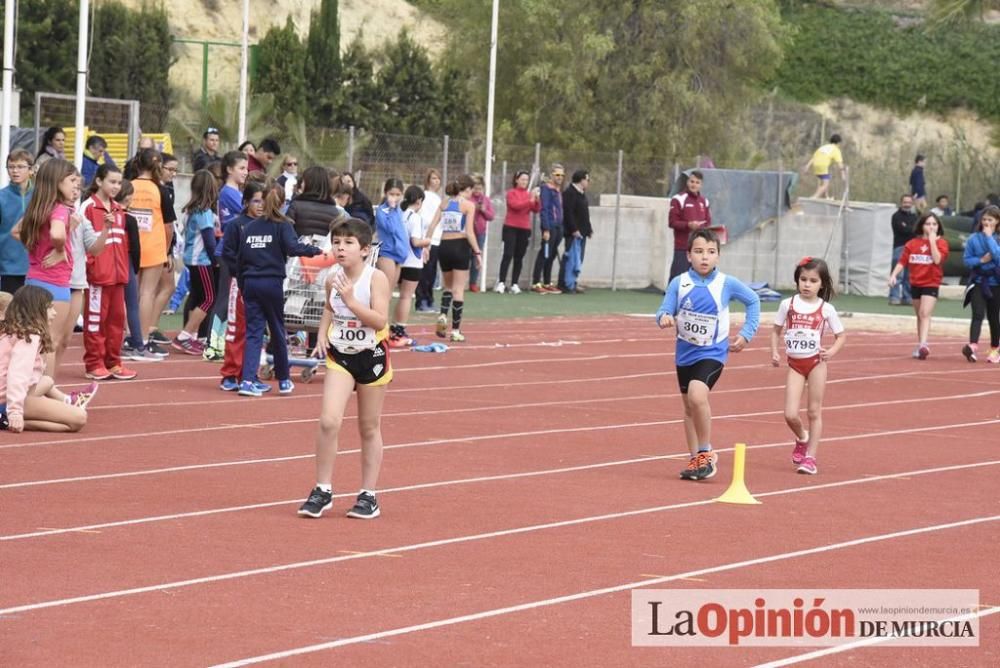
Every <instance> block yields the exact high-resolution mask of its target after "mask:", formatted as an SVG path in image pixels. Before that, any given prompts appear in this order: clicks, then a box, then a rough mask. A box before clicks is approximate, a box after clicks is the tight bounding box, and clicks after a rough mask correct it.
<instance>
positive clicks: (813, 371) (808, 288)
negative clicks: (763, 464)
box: [771, 257, 846, 475]
mask: <svg viewBox="0 0 1000 668" xmlns="http://www.w3.org/2000/svg"><path fill="white" fill-rule="evenodd" d="M795 286H796V288H797V291H798V292H797V294H796V295H794V296H792V297H789V298H788V299H786V300H784V301H782V302H781V304H780V305H779V306H778V313H777V314H776V315H775V317H774V329H773V330H772V331H771V362H772V363H773V364H774V366H778V365H780V364H781V355H780V354H779V352H778V342H779V341H780V339H781V334H782V331H784V334H785V336H784V341H785V354H786V355H787V356H788V367H789V368H788V375H787V377H786V380H785V423H786V424H788V428H789V429H791V430H792V433H793V434H794V435H795V449H794V450H793V451H792V463H793V464H795V465H796V466H797V467H798V469H797V470H798V472H799V473H806V474H809V475H815V474H816V472H817V468H816V450H817V448H818V447H819V439H820V436H821V435H822V432H823V393H824V391H825V390H826V362H827V361H829V360H830V358H832V357H833V356H834V355H836V354H837V353H838V352H839V351H840V349H841V348H843V346H844V341H845V340H846V335H845V334H844V325H843V324H841V322H840V317H839V316H838V315H837V309H835V308H834V307H833V305H832V304H831V303H830V299H832V298H833V295H834V289H833V280H832V279H831V278H830V269H829V267H827V266H826V262H824V261H823V260H821V259H818V258H811V257H806V258H803V259H802V260H801V261H800V262H799V264H798V266H797V267H796V268H795ZM827 328H829V329H830V331H831V332H833V335H834V336H835V337H836V340H835V341H834V343H833V345H832V346H830V347H829V348H824V347H823V333H824V332H825V331H826V329H827ZM807 387H808V408H807V411H806V414H807V415H808V417H809V430H808V431H806V429H805V426H804V425H803V424H802V419H801V418H800V417H799V404H800V402H801V400H802V392H803V390H804V389H806V388H807Z"/></svg>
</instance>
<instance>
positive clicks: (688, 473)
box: [681, 457, 698, 480]
mask: <svg viewBox="0 0 1000 668" xmlns="http://www.w3.org/2000/svg"><path fill="white" fill-rule="evenodd" d="M697 479H698V458H697V457H692V458H691V460H690V461H689V462H688V465H687V466H686V467H685V468H684V470H683V471H681V480H697Z"/></svg>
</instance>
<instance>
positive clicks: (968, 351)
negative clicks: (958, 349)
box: [962, 343, 979, 362]
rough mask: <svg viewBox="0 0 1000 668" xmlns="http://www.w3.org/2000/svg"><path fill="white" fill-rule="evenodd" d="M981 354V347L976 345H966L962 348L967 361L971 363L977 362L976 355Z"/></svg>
mask: <svg viewBox="0 0 1000 668" xmlns="http://www.w3.org/2000/svg"><path fill="white" fill-rule="evenodd" d="M977 352H979V346H978V345H976V344H975V343H966V344H965V345H964V346H962V354H963V355H965V359H967V360H969V361H970V362H975V361H976V360H977V357H976V353H977Z"/></svg>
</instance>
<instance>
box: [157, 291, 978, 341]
mask: <svg viewBox="0 0 1000 668" xmlns="http://www.w3.org/2000/svg"><path fill="white" fill-rule="evenodd" d="M440 294H441V293H440V292H435V298H440ZM784 294H785V296H788V295H789V294H791V293H784ZM662 301H663V295H662V294H660V293H658V292H653V291H645V290H618V291H614V292H613V291H611V290H596V289H592V290H587V292H586V294H581V295H538V294H535V293H532V292H523V293H521V294H519V295H509V294H507V295H498V294H495V293H493V292H486V293H479V294H469V293H466V298H465V315H466V317H467V318H476V319H491V320H492V319H497V320H501V319H504V318H530V317H540V318H541V317H551V316H574V315H607V314H616V313H649V314H650V316H652V314H654V313H655V312H656V309H657V308H659V306H660V302H662ZM833 303H834V305H835V306H836V307H837V310H838V311H840V312H841V313H847V312H850V313H884V314H892V315H905V316H912V315H913V308H912V307H909V306H889V302H888V299H887V298H885V297H859V296H856V295H840V296H838V297H837V298H836V299H834V301H833ZM761 307H762V310H764V311H765V312H767V311H777V310H778V302H763V303H762V304H761ZM732 308H733V310H734V311H742V310H743V305H742V304H740V303H738V302H734V303H733V306H732ZM934 315H935V316H937V317H946V318H947V317H951V318H966V317H968V315H969V312H968V311H967V310H963V309H962V303H961V302H960V301H958V300H954V299H942V300H941V301H939V302H938V305H937V308H936V309H935V310H934ZM431 319H432V317H431V316H430V315H424V314H414V316H413V317H412V319H411V322H417V323H419V322H425V321H428V322H429V321H430V320H431ZM160 325H161V327H162V328H163V329H165V330H169V331H176V330H178V329H180V327H181V322H180V316H179V315H172V316H164V317H163V318H162V319H161V321H160Z"/></svg>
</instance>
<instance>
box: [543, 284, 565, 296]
mask: <svg viewBox="0 0 1000 668" xmlns="http://www.w3.org/2000/svg"><path fill="white" fill-rule="evenodd" d="M545 291H546V292H548V293H549V294H553V295H561V294H562V290H560V289H559V288H557V287H556V286H555V285H553V284H552V283H549V284H548V285H546V286H545Z"/></svg>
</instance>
